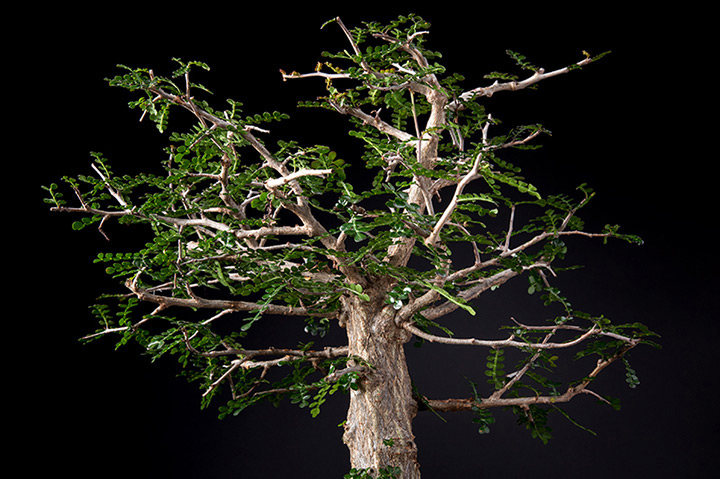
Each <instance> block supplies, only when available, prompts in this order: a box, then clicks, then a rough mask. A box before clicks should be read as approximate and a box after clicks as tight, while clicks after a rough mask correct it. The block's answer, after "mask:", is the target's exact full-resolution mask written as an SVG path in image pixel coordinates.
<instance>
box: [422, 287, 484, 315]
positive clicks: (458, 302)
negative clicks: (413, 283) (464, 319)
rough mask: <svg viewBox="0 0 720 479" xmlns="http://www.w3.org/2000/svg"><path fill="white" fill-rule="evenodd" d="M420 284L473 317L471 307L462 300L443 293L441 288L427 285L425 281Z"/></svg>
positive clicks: (473, 313)
mask: <svg viewBox="0 0 720 479" xmlns="http://www.w3.org/2000/svg"><path fill="white" fill-rule="evenodd" d="M421 283H422V284H423V285H424V286H426V287H428V288H430V289H432V290H434V291H436V292H438V293H440V295H441V296H442V297H443V298H445V299H447V300H448V301H450V302H451V303H453V304H456V305H457V306H460V307H461V308H462V309H464V310H465V311H467V312H468V313H470V314H471V315H473V316H475V310H474V309H473V308H472V307H471V306H469V305H468V304H467V302H466V301H465V300H464V299H462V298H458V297H457V296H453V295H451V294H450V293H448V292H447V291H445V290H444V289H443V288H440V287H438V286H435V285H434V284H432V283H428V282H427V281H421Z"/></svg>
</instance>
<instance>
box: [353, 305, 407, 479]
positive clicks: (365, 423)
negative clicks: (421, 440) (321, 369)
mask: <svg viewBox="0 0 720 479" xmlns="http://www.w3.org/2000/svg"><path fill="white" fill-rule="evenodd" d="M345 306H346V308H347V316H346V318H347V323H346V328H347V335H348V340H349V348H350V351H349V353H350V355H351V356H354V357H358V358H360V359H361V360H363V361H366V362H367V364H368V365H369V366H370V367H371V368H372V370H371V372H370V373H369V374H368V375H367V376H366V378H365V380H364V381H362V383H361V387H360V388H359V389H358V390H355V391H351V393H350V406H349V410H348V416H347V421H346V423H345V434H344V436H343V440H344V442H345V444H346V445H347V446H348V448H349V449H350V462H351V465H352V467H353V468H356V469H372V470H373V471H374V473H375V474H377V473H378V471H379V470H380V469H381V468H387V467H391V466H392V467H399V468H400V470H401V471H402V473H401V476H400V477H402V479H416V478H419V477H420V469H419V466H418V463H417V446H416V445H415V437H414V436H413V434H412V419H413V417H414V416H415V414H416V412H417V403H416V401H414V399H413V395H412V386H411V384H410V375H409V374H408V370H407V364H406V361H405V352H404V350H403V345H404V344H405V342H407V341H408V339H409V337H408V334H407V333H405V332H404V331H403V330H401V329H399V328H398V327H397V326H396V325H395V323H394V321H393V317H394V313H395V310H394V309H393V308H392V307H390V306H388V305H384V304H381V305H377V304H373V303H371V302H365V301H361V300H359V299H357V298H353V299H350V300H348V301H347V302H346V304H345Z"/></svg>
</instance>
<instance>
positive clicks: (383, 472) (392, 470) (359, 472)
mask: <svg viewBox="0 0 720 479" xmlns="http://www.w3.org/2000/svg"><path fill="white" fill-rule="evenodd" d="M401 472H402V471H401V470H400V468H399V467H395V466H387V467H381V468H380V470H379V471H378V472H377V474H375V471H374V470H373V469H356V468H352V469H350V472H348V473H347V474H345V475H344V476H343V478H344V479H396V478H399V477H400V473H401Z"/></svg>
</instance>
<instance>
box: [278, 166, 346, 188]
mask: <svg viewBox="0 0 720 479" xmlns="http://www.w3.org/2000/svg"><path fill="white" fill-rule="evenodd" d="M332 171H333V170H311V169H305V170H299V171H296V172H294V173H290V174H289V175H286V176H283V177H282V178H273V179H271V180H267V181H266V182H265V185H266V186H267V187H268V188H277V187H278V186H282V185H284V184H286V183H289V182H291V181H293V180H296V179H298V178H301V177H303V176H324V175H329V174H331V173H332Z"/></svg>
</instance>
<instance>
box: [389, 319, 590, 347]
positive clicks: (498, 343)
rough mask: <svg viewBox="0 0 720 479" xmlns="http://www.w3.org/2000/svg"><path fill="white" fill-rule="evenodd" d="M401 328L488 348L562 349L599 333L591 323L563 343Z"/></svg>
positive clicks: (429, 338)
mask: <svg viewBox="0 0 720 479" xmlns="http://www.w3.org/2000/svg"><path fill="white" fill-rule="evenodd" d="M401 327H402V328H403V329H405V330H406V331H408V332H410V333H412V334H414V335H415V336H417V337H419V338H422V339H424V340H426V341H429V342H431V343H442V344H450V345H453V346H486V347H490V348H505V347H513V348H530V349H563V348H570V347H572V346H576V345H578V344H580V343H582V342H583V341H585V340H586V339H587V338H589V337H590V336H593V335H596V334H598V333H599V331H598V329H597V326H595V325H593V327H592V328H590V329H589V330H587V331H585V332H584V333H583V334H581V335H580V336H578V337H577V338H575V339H573V340H570V341H566V342H564V343H545V342H543V343H529V342H527V341H518V340H516V339H515V335H511V336H510V337H509V338H508V339H477V338H448V337H442V336H436V335H434V334H430V333H426V332H425V331H423V330H421V329H419V328H417V327H416V326H413V325H412V324H410V323H403V324H402V325H401Z"/></svg>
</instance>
